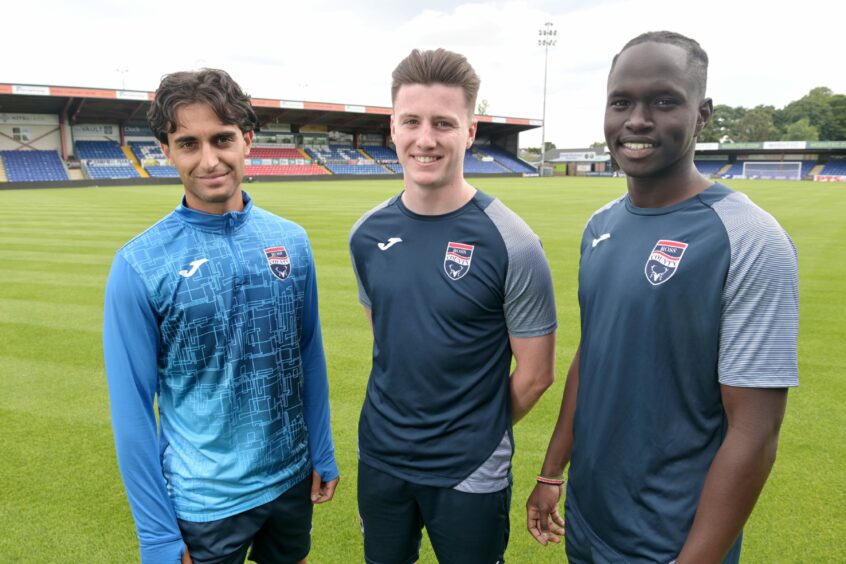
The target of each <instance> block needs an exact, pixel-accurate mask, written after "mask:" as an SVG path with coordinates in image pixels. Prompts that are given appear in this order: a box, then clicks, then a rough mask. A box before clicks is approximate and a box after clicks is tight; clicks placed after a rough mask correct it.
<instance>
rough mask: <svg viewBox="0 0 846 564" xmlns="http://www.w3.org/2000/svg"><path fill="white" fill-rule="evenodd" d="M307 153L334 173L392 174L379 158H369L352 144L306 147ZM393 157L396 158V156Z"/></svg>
mask: <svg viewBox="0 0 846 564" xmlns="http://www.w3.org/2000/svg"><path fill="white" fill-rule="evenodd" d="M306 153H308V155H309V156H310V157H311V158H313V159H314V160H316V161H317V162H319V163H321V164H322V165H323V166H325V167H326V168H327V169H329V170H330V171H331V172H332V174H349V175H358V174H391V172H390V171H389V170H388V169H386V168H385V167H384V166H382V165H381V164H378V159H376V158H375V157H374V158H373V159H368V158H367V157H366V156H365V155H363V154H361V152H359V151H358V150H357V149H356V148H355V147H353V146H352V145H346V144H338V143H330V144H329V145H328V146H314V147H306ZM368 154H369V153H368ZM371 156H373V155H371ZM393 159H396V156H394V157H393ZM393 159H391V160H393ZM374 160H376V161H377V162H374Z"/></svg>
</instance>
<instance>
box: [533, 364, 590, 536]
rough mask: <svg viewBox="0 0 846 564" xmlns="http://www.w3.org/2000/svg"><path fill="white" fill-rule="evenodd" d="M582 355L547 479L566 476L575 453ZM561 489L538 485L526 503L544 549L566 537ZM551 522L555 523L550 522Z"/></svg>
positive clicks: (549, 452) (571, 375) (552, 445)
mask: <svg viewBox="0 0 846 564" xmlns="http://www.w3.org/2000/svg"><path fill="white" fill-rule="evenodd" d="M580 353H581V348H578V349H576V355H575V356H574V357H573V362H571V363H570V369H569V370H568V371H567V382H566V384H565V386H564V397H563V398H562V399H561V409H560V410H559V412H558V421H556V423H555V429H554V430H553V431H552V437H551V438H550V439H549V446H548V447H547V449H546V457H545V458H544V460H543V466H542V467H541V474H543V475H544V476H549V477H558V476H563V475H564V468H566V467H567V464H568V463H569V462H570V453H572V451H573V418H574V417H575V415H576V397H577V396H578V393H579V355H580ZM562 488H563V485H562V486H556V485H550V484H535V489H534V490H533V491H532V493H531V495H530V496H529V499H528V501H527V502H526V517H527V524H526V526H527V528H528V529H529V532H530V533H531V534H532V536H533V537H535V540H537V541H538V542H539V543H541V544H543V545H546V544H547V542H548V541H552V542H556V543H557V542H561V538H560V537H561V535H563V534H564V529H563V527H564V519H563V518H562V517H561V514H560V513H558V502H559V501H560V500H561V490H562ZM550 518H551V519H552V523H550V522H549V520H550Z"/></svg>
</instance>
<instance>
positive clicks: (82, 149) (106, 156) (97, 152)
mask: <svg viewBox="0 0 846 564" xmlns="http://www.w3.org/2000/svg"><path fill="white" fill-rule="evenodd" d="M76 156H77V157H79V159H80V160H82V159H91V160H114V159H123V160H125V159H126V155H124V154H123V151H122V150H121V148H120V145H118V143H117V141H77V142H76Z"/></svg>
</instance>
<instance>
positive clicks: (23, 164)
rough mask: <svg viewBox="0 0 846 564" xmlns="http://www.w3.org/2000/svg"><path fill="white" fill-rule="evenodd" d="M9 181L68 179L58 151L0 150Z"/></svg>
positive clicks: (0, 156)
mask: <svg viewBox="0 0 846 564" xmlns="http://www.w3.org/2000/svg"><path fill="white" fill-rule="evenodd" d="M0 158H2V159H3V165H4V166H5V168H6V178H7V179H8V180H9V182H39V181H58V180H68V172H67V170H66V169H65V165H64V163H62V159H61V158H60V157H59V153H58V151H0Z"/></svg>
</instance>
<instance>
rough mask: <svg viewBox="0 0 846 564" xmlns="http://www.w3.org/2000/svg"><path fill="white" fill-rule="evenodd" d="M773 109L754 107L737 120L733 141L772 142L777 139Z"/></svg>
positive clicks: (769, 107)
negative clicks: (735, 134)
mask: <svg viewBox="0 0 846 564" xmlns="http://www.w3.org/2000/svg"><path fill="white" fill-rule="evenodd" d="M774 113H775V108H774V107H772V106H755V107H754V108H752V109H751V110H749V111H747V112H746V113H745V114H743V117H741V118H740V119H739V120H737V123H736V127H737V139H734V141H772V140H774V139H778V129H776V126H775V124H774V123H773V114H774Z"/></svg>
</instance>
